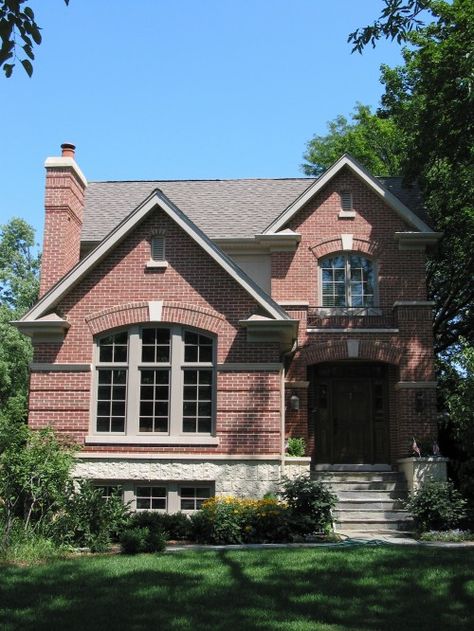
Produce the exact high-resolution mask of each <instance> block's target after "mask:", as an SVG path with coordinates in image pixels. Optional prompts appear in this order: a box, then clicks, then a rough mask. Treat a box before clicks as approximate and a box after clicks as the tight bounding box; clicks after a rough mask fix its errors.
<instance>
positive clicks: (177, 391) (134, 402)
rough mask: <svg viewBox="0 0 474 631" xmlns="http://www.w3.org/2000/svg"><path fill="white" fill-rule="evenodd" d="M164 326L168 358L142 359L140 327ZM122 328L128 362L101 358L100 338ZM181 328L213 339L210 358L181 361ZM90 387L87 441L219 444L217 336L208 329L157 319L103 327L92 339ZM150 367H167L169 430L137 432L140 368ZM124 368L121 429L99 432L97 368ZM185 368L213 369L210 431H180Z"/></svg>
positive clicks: (182, 358)
mask: <svg viewBox="0 0 474 631" xmlns="http://www.w3.org/2000/svg"><path fill="white" fill-rule="evenodd" d="M155 327H156V328H165V329H169V330H170V341H171V357H170V361H169V362H163V363H162V364H161V363H150V364H147V363H145V362H142V361H141V355H140V351H141V342H140V332H141V330H142V329H143V328H155ZM121 331H127V332H128V362H127V363H124V362H120V363H119V362H116V363H114V362H100V361H99V359H100V358H99V353H100V346H99V341H100V339H101V338H103V337H105V336H107V335H114V334H117V333H120V332H121ZM184 331H191V332H193V333H194V332H195V333H198V334H199V333H200V334H202V335H206V336H207V337H210V338H212V340H213V349H212V352H213V357H212V359H213V361H212V362H185V361H184V347H185V344H184ZM93 360H94V366H93V390H92V396H91V409H90V422H89V435H88V436H86V439H85V442H86V444H104V443H109V444H146V445H152V444H155V445H171V444H176V445H186V444H189V445H218V444H219V439H218V438H217V437H216V435H215V429H216V404H217V338H216V336H215V335H213V334H212V333H209V332H208V331H201V330H200V329H195V328H193V327H188V326H181V325H173V324H163V325H159V324H157V323H153V322H150V323H147V322H145V323H143V324H140V325H132V326H129V327H121V328H119V329H114V330H112V331H106V332H104V333H102V334H100V335H99V336H97V337H96V338H95V339H94V349H93ZM147 367H149V368H150V369H156V368H161V367H163V368H169V370H170V380H169V392H170V394H169V408H168V419H169V420H168V432H140V431H139V417H140V414H139V408H140V377H139V375H140V371H141V370H143V369H146V368H147ZM104 368H105V369H114V368H115V369H124V370H126V372H127V380H126V412H125V431H124V432H98V431H97V424H96V422H97V419H96V416H97V414H96V412H97V392H98V373H99V370H100V369H104ZM186 368H199V369H208V370H211V371H212V401H211V432H209V433H205V432H202V433H201V432H183V394H184V378H183V374H184V370H185V369H186Z"/></svg>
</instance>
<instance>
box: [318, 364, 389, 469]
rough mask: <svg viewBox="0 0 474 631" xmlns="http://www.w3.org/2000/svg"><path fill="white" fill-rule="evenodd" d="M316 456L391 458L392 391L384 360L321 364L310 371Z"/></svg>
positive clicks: (354, 459)
mask: <svg viewBox="0 0 474 631" xmlns="http://www.w3.org/2000/svg"><path fill="white" fill-rule="evenodd" d="M309 377H310V382H311V384H312V386H311V387H312V395H311V397H310V399H311V401H312V403H311V409H310V417H309V418H310V419H311V422H312V423H313V427H314V433H315V454H314V455H315V460H316V461H317V462H324V463H335V464H351V463H352V464H358V463H361V464H363V463H367V464H368V463H375V462H377V463H384V462H389V459H390V455H389V440H388V392H387V379H386V369H385V366H383V365H381V364H368V363H365V364H364V363H360V364H353V363H351V364H349V363H348V364H342V363H341V364H322V365H319V366H315V367H314V368H313V369H312V370H311V373H310V374H309Z"/></svg>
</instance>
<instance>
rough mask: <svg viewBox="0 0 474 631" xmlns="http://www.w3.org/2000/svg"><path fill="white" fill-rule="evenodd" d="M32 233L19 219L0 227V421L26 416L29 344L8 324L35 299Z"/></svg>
mask: <svg viewBox="0 0 474 631" xmlns="http://www.w3.org/2000/svg"><path fill="white" fill-rule="evenodd" d="M34 245H35V243H34V230H33V228H32V227H31V226H29V225H28V224H27V223H26V222H25V221H23V220H22V219H12V220H11V221H10V222H9V223H8V224H6V225H4V226H0V340H1V344H0V419H2V418H3V419H9V420H10V421H13V422H14V421H21V420H23V419H24V418H25V416H26V408H27V393H28V364H29V362H30V361H31V359H32V357H33V350H32V346H31V342H30V340H29V339H28V338H26V337H25V336H24V335H22V334H21V333H20V332H19V331H18V330H17V329H15V328H14V327H13V326H12V325H11V324H10V322H11V321H12V320H16V319H18V318H20V317H21V316H22V315H23V314H24V312H25V311H26V310H27V309H28V308H29V307H31V306H32V304H33V303H34V302H35V300H36V298H37V296H38V288H39V283H38V272H39V263H40V257H39V255H37V254H34Z"/></svg>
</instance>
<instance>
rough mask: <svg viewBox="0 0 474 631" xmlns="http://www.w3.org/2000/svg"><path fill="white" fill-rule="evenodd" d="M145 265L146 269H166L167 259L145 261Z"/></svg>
mask: <svg viewBox="0 0 474 631" xmlns="http://www.w3.org/2000/svg"><path fill="white" fill-rule="evenodd" d="M145 267H146V268H147V269H166V268H167V267H168V261H147V262H146V265H145Z"/></svg>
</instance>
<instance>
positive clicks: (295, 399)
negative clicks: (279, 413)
mask: <svg viewBox="0 0 474 631" xmlns="http://www.w3.org/2000/svg"><path fill="white" fill-rule="evenodd" d="M290 409H291V410H294V411H295V412H297V411H298V410H299V409H300V398H299V396H298V395H297V394H296V392H293V393H292V394H291V397H290Z"/></svg>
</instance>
